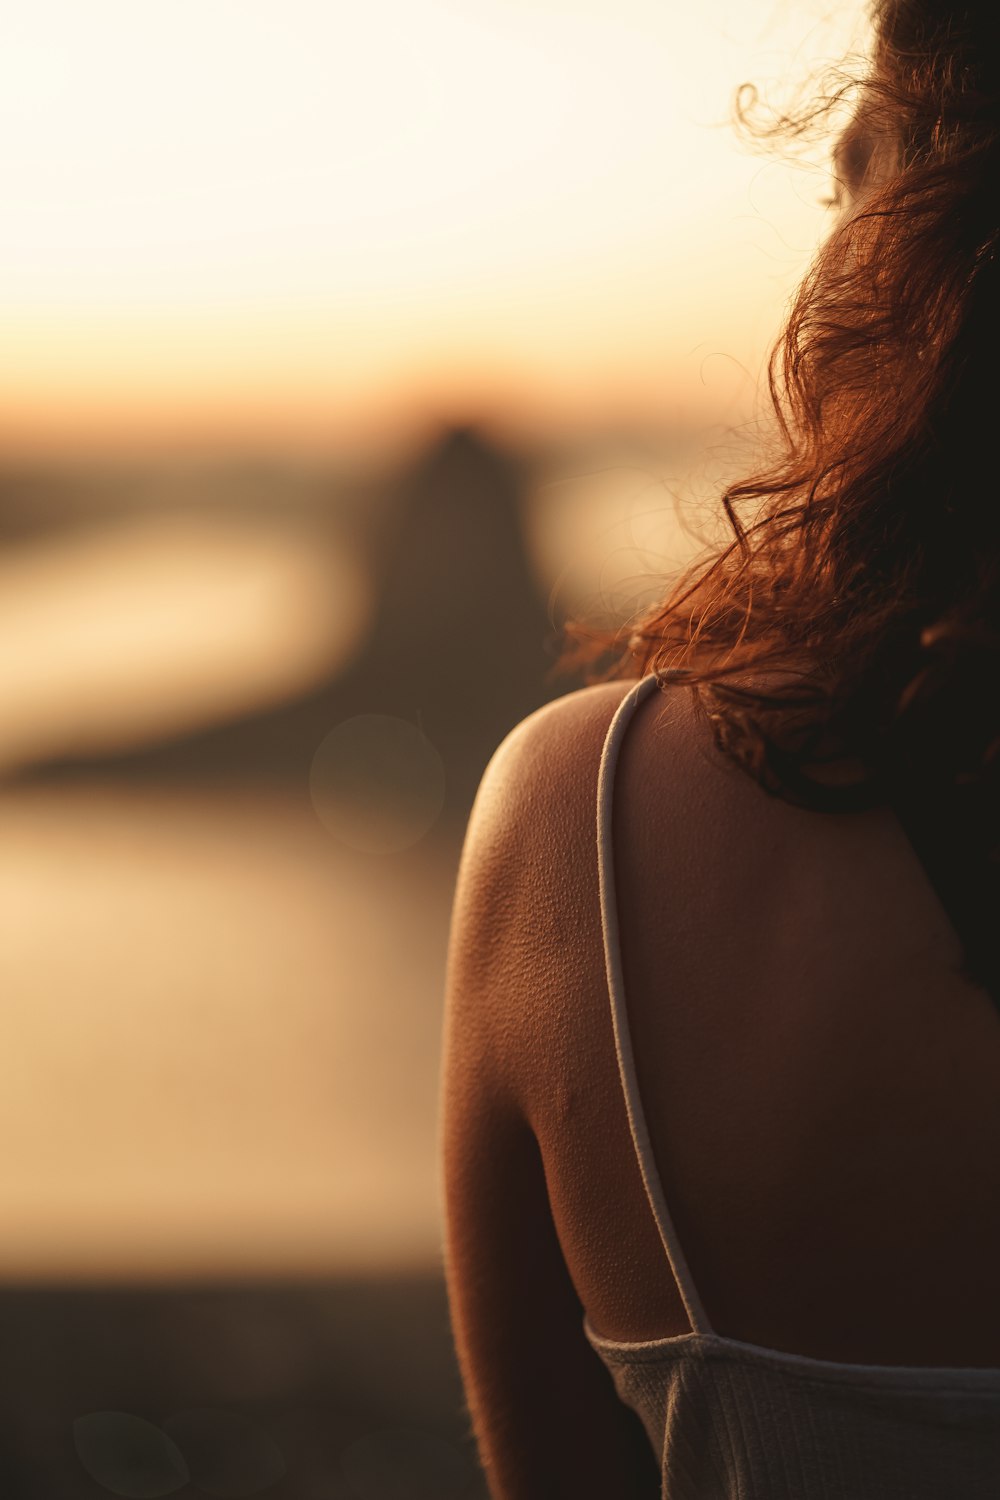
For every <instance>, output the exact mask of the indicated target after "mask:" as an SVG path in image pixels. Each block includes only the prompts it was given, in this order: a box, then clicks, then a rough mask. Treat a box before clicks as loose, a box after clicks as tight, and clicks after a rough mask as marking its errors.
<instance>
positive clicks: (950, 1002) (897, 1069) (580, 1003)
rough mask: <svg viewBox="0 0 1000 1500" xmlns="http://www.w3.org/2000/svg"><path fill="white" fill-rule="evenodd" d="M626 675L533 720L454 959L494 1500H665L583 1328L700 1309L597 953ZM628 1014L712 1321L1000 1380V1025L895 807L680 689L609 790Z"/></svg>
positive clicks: (467, 1358)
mask: <svg viewBox="0 0 1000 1500" xmlns="http://www.w3.org/2000/svg"><path fill="white" fill-rule="evenodd" d="M631 686H632V684H630V683H608V684H602V685H600V686H596V687H591V688H585V689H582V690H580V691H577V692H575V693H570V694H568V695H567V696H566V697H564V698H561V699H559V700H557V701H556V702H555V703H552V704H550V705H548V706H547V707H546V708H544V709H542V710H540V711H539V712H538V713H536V714H533V715H531V717H530V718H528V719H527V720H525V721H524V722H523V723H522V724H521V725H519V726H518V727H517V729H515V730H514V731H513V732H512V734H511V735H510V736H508V738H507V740H506V741H505V742H504V745H503V746H501V748H500V750H499V751H498V752H497V754H496V756H495V757H494V759H493V761H492V762H491V765H490V767H489V769H488V771H487V773H486V775H485V777H484V779H483V784H482V787H481V789H480V794H479V798H478V799H477V805H476V808H475V810H474V812H473V816H472V818H471V820H470V825H469V830H468V834H467V839H466V846H465V850H464V853H463V860H462V868H461V872H460V877H459V882H458V888H457V892H456V900H455V908H454V915H453V925H452V934H451V947H450V952H449V970H448V992H447V1015H446V1051H445V1060H444V1078H443V1106H444V1108H443V1116H442V1122H443V1141H442V1143H443V1148H444V1156H443V1159H444V1188H445V1198H446V1217H447V1272H448V1284H449V1294H450V1298H451V1306H452V1319H453V1326H454V1331H455V1337H456V1344H457V1348H458V1354H459V1359H460V1363H461V1367H462V1373H463V1377H464V1380H465V1386H466V1392H467V1397H468V1401H469V1406H470V1412H471V1416H472V1421H473V1425H474V1428H475V1433H476V1437H477V1440H478V1444H479V1450H480V1455H481V1457H482V1460H483V1463H484V1466H485V1468H486V1472H487V1475H488V1477H489V1481H490V1485H491V1493H492V1494H493V1495H494V1496H495V1497H503V1500H558V1497H562V1496H566V1497H569V1496H573V1497H574V1500H580V1497H589V1496H593V1497H595V1500H597V1497H602V1500H608V1497H610V1496H628V1497H635V1500H644V1497H646V1496H649V1497H654V1496H658V1495H659V1477H658V1474H657V1470H656V1465H655V1463H654V1461H653V1459H652V1456H651V1454H650V1451H649V1444H648V1442H647V1440H646V1438H645V1436H644V1434H643V1433H642V1430H641V1428H640V1427H639V1424H638V1420H637V1419H636V1418H635V1417H634V1415H633V1414H632V1413H631V1412H630V1411H628V1409H627V1408H625V1407H624V1406H623V1405H622V1404H621V1403H620V1402H619V1401H618V1400H617V1397H616V1396H615V1393H614V1389H613V1387H612V1384H611V1381H610V1377H609V1375H608V1374H607V1372H606V1370H605V1369H604V1366H603V1365H602V1364H601V1362H600V1360H599V1359H598V1357H597V1355H596V1354H594V1352H593V1351H592V1350H591V1349H590V1347H589V1345H588V1344H587V1343H586V1340H585V1338H584V1335H583V1331H582V1327H581V1322H582V1317H583V1312H584V1311H586V1313H587V1315H588V1316H589V1319H590V1321H591V1323H592V1325H593V1326H594V1327H595V1329H596V1330H597V1331H598V1332H599V1333H601V1334H604V1335H605V1336H608V1337H611V1338H616V1339H622V1340H638V1339H649V1338H661V1337H668V1336H672V1335H676V1334H682V1333H685V1332H687V1331H688V1328H689V1325H688V1322H687V1319H686V1316H685V1313H684V1309H683V1305H682V1303H681V1300H680V1296H679V1294H678V1291H677V1288H676V1286H675V1284H674V1281H673V1278H672V1275H671V1272H670V1269H669V1266H668V1264H667V1262H666V1258H665V1255H664V1251H663V1248H662V1245H661V1243H660V1240H659V1236H658V1234H657V1231H656V1228H655V1224H654V1222H653V1220H652V1216H651V1213H650V1209H649V1205H648V1202H647V1200H646V1196H645V1192H644V1190H643V1186H642V1182H641V1178H640V1176H639V1171H638V1167H637V1165H636V1162H635V1156H634V1150H633V1147H632V1142H631V1138H630V1135H629V1131H628V1123H627V1118H626V1114H625V1108H624V1103H623V1100H622V1094H621V1087H620V1083H619V1079H618V1073H617V1065H616V1060H615V1053H614V1043H613V1037H612V1031H611V1021H610V1009H609V999H608V990H607V982H606V978H605V969H604V955H603V947H602V941H601V931H600V921H599V905H598V886H597V863H596V838H595V819H596V795H597V771H598V763H599V759H600V753H601V747H602V745H603V742H604V737H605V735H606V733H607V729H608V726H609V724H610V721H611V718H612V715H613V713H614V710H615V708H616V707H617V705H618V703H619V702H620V701H621V698H622V697H623V696H624V694H625V693H626V692H627V691H628V690H629V688H630V687H631ZM614 811H615V829H614V845H615V865H616V872H617V880H618V910H619V921H620V926H621V945H622V958H623V966H624V974H625V985H626V995H627V1002H628V1012H629V1019H630V1028H631V1033H632V1037H633V1042H634V1047H635V1052H636V1058H637V1066H638V1074H639V1083H640V1089H641V1095H642V1099H643V1103H644V1107H645V1111H646V1115H647V1121H648V1126H649V1132H650V1137H651V1141H652V1145H653V1154H654V1157H655V1160H656V1164H657V1167H658V1170H659V1173H660V1175H661V1178H662V1180H663V1183H664V1187H665V1191H666V1196H667V1201H668V1203H669V1205H670V1208H671V1211H672V1214H673V1217H674V1221H675V1224H676V1227H677V1231H678V1234H679V1237H680V1241H681V1244H682V1246H683V1248H684V1251H685V1254H686V1256H687V1259H688V1264H689V1267H690V1270H691V1274H692V1276H693V1279H694V1282H695V1285H696V1287H697V1288H698V1291H699V1294H700V1296H701V1298H702V1301H703V1303H704V1305H705V1309H706V1312H707V1315H708V1318H709V1321H710V1323H711V1325H712V1328H713V1330H714V1331H715V1332H716V1333H717V1334H720V1335H722V1336H724V1337H729V1338H734V1339H740V1340H744V1341H747V1342H750V1343H755V1344H759V1345H762V1346H765V1347H767V1348H773V1349H778V1350H783V1351H788V1352H792V1353H797V1354H805V1355H810V1356H812V1357H814V1358H819V1359H827V1360H837V1361H851V1362H860V1363H880V1364H895V1365H904V1366H911V1365H914V1366H915V1365H922V1366H928V1365H937V1366H976V1367H986V1368H995V1367H1000V1299H998V1298H997V1295H996V1267H997V1264H998V1263H1000V1192H998V1191H997V1183H996V1162H997V1160H998V1159H1000V1018H998V1015H997V1012H996V1010H995V1008H994V1006H993V1004H992V1002H991V1001H990V999H989V997H988V996H986V995H985V994H984V993H983V992H982V991H980V990H977V989H974V988H973V987H971V986H969V985H967V984H965V983H964V982H963V981H961V980H960V979H958V978H956V977H955V974H954V965H955V963H956V961H957V958H958V956H959V953H960V945H959V942H958V938H957V935H956V933H955V932H954V929H953V928H952V926H951V924H950V922H949V920H948V918H947V916H946V915H945V913H944V911H943V909H942V908H941V906H940V904H939V902H938V900H937V897H936V896H935V894H934V892H933V889H932V888H931V886H930V885H929V883H928V881H927V878H926V876H925V874H924V872H923V870H922V868H921V866H920V864H919V862H918V861H917V859H916V856H915V855H914V853H913V851H912V849H911V847H910V845H909V843H908V841H907V840H906V838H905V836H904V834H903V833H902V831H901V829H900V828H899V826H898V824H897V822H896V820H895V818H894V817H893V815H892V814H891V813H889V812H888V811H883V810H876V811H873V812H868V813H859V814H838V815H835V816H831V815H824V814H817V813H809V812H806V811H804V810H801V809H798V808H794V807H791V806H789V805H788V804H786V803H783V802H781V801H779V800H777V799H773V798H770V797H768V796H767V795H766V794H765V793H764V792H763V791H762V790H761V789H760V788H759V787H757V786H756V785H755V784H754V783H753V782H752V781H751V780H750V779H749V778H748V777H747V776H746V775H745V774H744V773H742V772H740V771H739V770H737V769H735V768H733V767H731V766H729V765H728V763H726V762H724V761H723V759H722V757H721V756H720V755H719V754H718V752H717V751H716V750H715V748H714V746H713V745H712V743H711V737H710V734H709V731H708V729H707V727H706V726H705V725H703V724H702V723H700V722H699V721H698V720H697V719H696V717H695V716H694V714H693V712H692V708H691V704H690V698H689V694H688V692H687V690H680V691H675V690H670V691H669V692H668V693H666V694H660V693H654V694H653V695H652V696H651V697H650V698H649V699H647V700H646V701H645V702H644V703H643V704H641V705H640V707H639V708H638V710H637V711H636V713H635V714H634V715H633V718H632V721H631V723H630V725H629V728H628V733H627V735H626V737H625V740H624V743H623V745H622V749H621V754H620V758H619V764H618V775H617V778H616V784H615V801H614Z"/></svg>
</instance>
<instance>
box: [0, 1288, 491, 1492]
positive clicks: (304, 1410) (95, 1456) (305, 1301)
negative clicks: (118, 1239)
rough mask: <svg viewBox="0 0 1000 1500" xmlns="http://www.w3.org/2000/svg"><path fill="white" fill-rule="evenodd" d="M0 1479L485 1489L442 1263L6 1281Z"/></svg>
mask: <svg viewBox="0 0 1000 1500" xmlns="http://www.w3.org/2000/svg"><path fill="white" fill-rule="evenodd" d="M0 1339H2V1342H3V1348H4V1351H5V1359H4V1366H3V1368H4V1373H3V1375H2V1376H0V1484H2V1485H3V1489H4V1492H5V1493H6V1494H10V1495H17V1496H20V1497H23V1500H35V1497H37V1500H43V1497H44V1500H57V1497H63V1496H66V1497H69V1496H75V1497H93V1500H101V1497H102V1496H107V1495H108V1494H112V1495H121V1496H132V1497H136V1500H138V1497H147V1496H158V1495H168V1494H170V1495H177V1496H179V1497H184V1496H188V1495H211V1496H219V1497H234V1500H235V1497H239V1496H247V1495H255V1494H261V1493H264V1492H266V1493H267V1494H268V1495H269V1496H271V1497H273V1500H478V1497H482V1496H485V1495H486V1488H485V1484H484V1482H483V1480H482V1479H481V1477H480V1476H479V1473H478V1466H477V1463H476V1460H475V1453H474V1446H473V1443H472V1440H471V1438H470V1436H469V1431H468V1424H467V1423H466V1421H465V1418H464V1416H463V1412H462V1407H461V1390H460V1385H459V1380H458V1375H457V1373H456V1369H455V1365H454V1359H453V1356H452V1352H451V1342H450V1335H449V1331H448V1324H447V1309H446V1304H445V1297H444V1290H443V1287H442V1285H441V1283H440V1282H439V1280H438V1279H437V1278H436V1277H434V1276H430V1275H428V1276H422V1277H421V1276H409V1277H395V1278H392V1279H378V1280H367V1281H366V1280H343V1281H331V1282H327V1283H314V1284H308V1285H296V1284H282V1283H280V1282H279V1283H261V1284H249V1285H232V1286H213V1285H204V1286H192V1287H185V1288H166V1289H163V1290H158V1289H157V1290H153V1289H115V1290H105V1289H98V1288H60V1289H58V1290H48V1289H30V1290H25V1289H22V1290H19V1291H13V1290H8V1291H6V1292H3V1293H2V1294H0Z"/></svg>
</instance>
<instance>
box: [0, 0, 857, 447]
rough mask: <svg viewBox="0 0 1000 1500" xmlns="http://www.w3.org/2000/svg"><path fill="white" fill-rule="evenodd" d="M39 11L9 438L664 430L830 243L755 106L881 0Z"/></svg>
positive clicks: (34, 8)
mask: <svg viewBox="0 0 1000 1500" xmlns="http://www.w3.org/2000/svg"><path fill="white" fill-rule="evenodd" d="M829 8H830V7H829V0H827V4H824V3H823V0H801V3H794V0H699V3H698V4H690V3H680V0H613V3H612V0H573V3H572V4H570V3H569V0H462V3H461V4H459V3H458V0H365V4H363V5H361V4H352V5H344V4H336V3H332V0H170V3H166V0H88V4H87V5H85V6H83V5H80V4H79V0H34V3H33V4H32V5H31V6H30V7H29V6H22V7H18V9H17V11H16V13H12V14H11V15H9V16H8V17H7V18H6V19H5V36H4V47H3V49H2V51H0V198H2V202H3V214H2V219H0V447H2V446H4V445H5V444H6V445H7V446H10V445H13V446H17V445H18V444H23V443H30V442H32V441H37V442H39V443H41V444H42V445H45V444H49V445H57V444H58V443H59V442H66V443H69V444H71V445H72V444H73V443H89V444H92V445H93V444H97V445H101V444H110V445H111V446H114V445H116V444H127V443H128V442H130V441H132V440H134V439H136V440H143V439H145V438H147V437H150V436H152V437H154V438H155V437H156V436H157V435H159V436H163V435H164V434H166V435H167V436H170V435H177V436H183V435H184V434H185V433H187V434H199V433H200V434H203V435H206V436H208V437H210V438H211V437H213V436H214V437H215V438H216V439H219V440H229V441H232V442H236V443H241V442H250V443H251V444H252V443H253V442H256V441H264V442H268V441H271V440H272V439H273V440H274V441H275V442H277V443H278V444H279V445H280V444H281V443H283V442H313V441H321V442H322V441H325V440H336V438H337V436H338V434H340V435H342V436H344V435H348V434H350V433H352V432H353V433H357V432H361V431H362V430H365V431H371V432H377V431H378V430H379V428H380V426H384V425H385V424H386V423H387V422H388V423H391V422H393V421H399V420H405V418H406V415H407V413H409V414H417V415H419V414H421V413H424V412H430V413H434V412H436V411H438V410H446V409H448V408H452V409H462V408H464V409H467V410H468V411H469V413H470V414H472V413H473V412H474V411H475V410H476V408H477V406H478V407H482V408H483V409H484V410H487V411H488V410H491V409H496V410H497V411H508V412H511V413H513V414H514V415H515V416H517V415H518V414H520V417H521V418H522V419H523V420H524V421H527V422H540V423H543V424H544V422H547V421H557V422H558V421H559V420H571V421H572V420H580V419H581V417H582V418H583V419H586V417H587V415H588V414H590V413H593V414H595V415H597V414H600V413H602V412H607V413H611V414H613V415H615V414H617V415H623V414H626V413H628V412H629V411H632V410H634V411H635V412H636V414H637V415H641V416H645V417H647V418H648V417H651V416H652V417H655V416H658V415H659V414H661V413H662V416H663V419H664V420H665V421H667V420H669V419H670V418H671V417H677V416H683V413H684V412H685V411H687V410H688V409H694V407H696V406H697V405H698V404H699V403H700V402H706V401H707V402H709V403H711V402H714V401H716V400H717V399H726V398H727V396H728V395H729V394H731V393H732V392H733V391H736V390H737V388H740V385H741V381H742V382H743V384H744V385H745V378H744V377H743V376H741V374H740V368H739V367H740V365H744V366H747V367H749V369H750V373H751V375H752V374H755V373H756V369H757V367H758V366H759V361H760V358H761V355H762V354H763V352H764V348H765V346H766V343H767V340H768V338H769V337H770V335H771V334H772V332H773V331H775V330H776V327H777V322H778V319H779V317H780V313H781V309H782V306H783V303H784V302H785V299H786V298H787V296H788V294H789V292H790V290H791V289H792V287H793V286H794V284H795V282H796V281H797V279H798V278H799V276H800V275H801V274H802V272H803V271H804V269H805V266H806V264H807V263H808V259H809V256H810V253H811V251H812V249H813V248H814V247H815V245H816V243H817V241H818V240H819V238H820V237H821V236H822V234H823V233H824V232H825V230H826V229H827V228H828V227H829V215H828V213H827V212H825V211H824V210H823V209H822V208H821V207H820V206H819V202H820V200H821V199H822V197H823V196H824V195H825V194H826V193H827V192H828V190H829V181H828V177H827V175H826V171H825V168H824V166H823V164H822V160H821V159H820V160H819V161H818V163H817V165H816V167H815V168H814V169H813V171H812V172H807V171H802V170H799V171H794V170H792V169H790V168H789V167H788V166H787V165H785V164H783V163H782V162H781V160H780V159H778V158H769V157H766V156H765V157H755V156H751V155H748V154H747V153H746V152H745V151H742V150H741V149H740V148H739V147H738V145H737V142H736V139H735V136H734V134H733V132H732V131H731V130H730V129H729V128H728V127H727V126H726V124H725V123H724V122H725V120H726V118H727V116H728V112H729V108H730V103H731V99H732V95H733V91H734V89H735V87H736V86H737V85H738V84H739V83H740V82H742V81H743V80H744V79H751V80H754V81H757V82H759V83H762V84H767V83H768V82H769V81H772V80H774V79H781V78H788V79H791V80H792V81H793V82H797V81H799V80H800V79H801V78H804V77H805V76H806V74H807V73H808V71H809V69H810V68H811V67H812V66H813V65H814V63H815V62H816V61H817V60H818V59H837V58H839V57H840V56H841V55H842V54H843V52H844V51H845V49H846V48H847V47H849V46H850V45H851V44H852V43H853V44H854V45H858V44H859V43H860V44H863V42H864V37H865V32H864V28H863V25H862V23H861V21H860V16H861V13H862V12H861V7H860V5H859V4H858V0H851V3H850V4H847V5H843V6H836V7H834V13H833V14H832V15H830V14H828V13H827V11H828V10H829Z"/></svg>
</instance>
